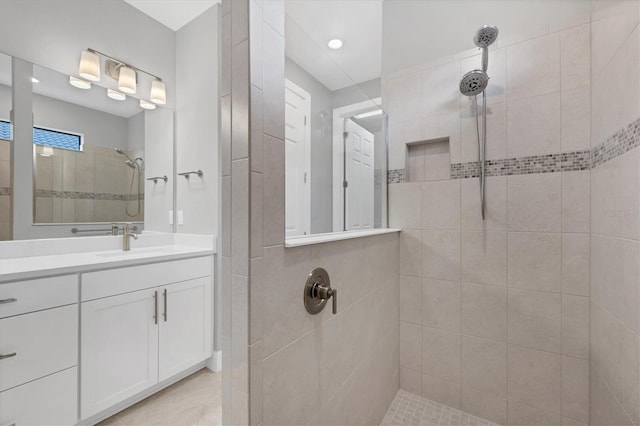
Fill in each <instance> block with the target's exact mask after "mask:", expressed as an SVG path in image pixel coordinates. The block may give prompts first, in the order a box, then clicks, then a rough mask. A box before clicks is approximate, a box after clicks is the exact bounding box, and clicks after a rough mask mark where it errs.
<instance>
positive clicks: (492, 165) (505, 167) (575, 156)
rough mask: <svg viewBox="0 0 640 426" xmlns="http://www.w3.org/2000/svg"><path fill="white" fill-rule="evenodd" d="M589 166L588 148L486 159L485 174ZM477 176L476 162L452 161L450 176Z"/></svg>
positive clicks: (519, 172) (581, 168)
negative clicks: (557, 152)
mask: <svg viewBox="0 0 640 426" xmlns="http://www.w3.org/2000/svg"><path fill="white" fill-rule="evenodd" d="M590 168H591V153H590V151H589V150H584V151H573V152H563V153H560V154H548V155H535V156H530V157H520V158H505V159H501V160H487V162H486V174H487V176H509V175H528V174H534V173H554V172H573V171H578V170H589V169H590ZM474 177H478V162H477V161H472V162H469V163H454V164H452V165H451V178H452V179H464V178H474Z"/></svg>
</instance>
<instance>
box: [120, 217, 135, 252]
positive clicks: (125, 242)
mask: <svg viewBox="0 0 640 426" xmlns="http://www.w3.org/2000/svg"><path fill="white" fill-rule="evenodd" d="M129 225H130V224H129V223H125V224H124V227H123V229H122V238H123V239H122V251H129V250H131V240H130V237H133V239H134V240H137V239H138V236H137V235H136V234H135V233H134V232H129Z"/></svg>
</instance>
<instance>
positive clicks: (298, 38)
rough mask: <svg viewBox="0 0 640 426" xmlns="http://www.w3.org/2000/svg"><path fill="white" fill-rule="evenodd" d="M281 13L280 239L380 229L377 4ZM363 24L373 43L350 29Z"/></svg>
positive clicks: (383, 192)
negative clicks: (282, 176) (283, 164)
mask: <svg viewBox="0 0 640 426" xmlns="http://www.w3.org/2000/svg"><path fill="white" fill-rule="evenodd" d="M353 3H357V4H353ZM285 11H286V18H285V19H286V20H285V26H286V28H285V34H286V40H285V41H286V48H285V54H286V62H285V123H286V127H285V141H286V148H285V149H286V171H285V180H286V185H285V186H286V237H287V238H296V237H301V236H305V235H310V234H322V233H329V232H342V231H356V230H367V229H373V228H384V227H386V226H387V218H386V210H387V207H386V206H387V202H386V197H387V182H386V176H387V125H386V122H387V116H386V113H385V112H384V111H383V109H382V102H381V93H382V89H381V81H380V75H381V50H380V49H381V40H380V38H381V25H382V4H381V2H376V1H365V2H349V1H334V2H324V1H313V0H312V1H305V2H300V1H286V2H285ZM363 19H364V20H365V21H366V23H364V24H363V25H365V26H367V25H369V26H371V27H372V34H377V38H376V37H373V39H368V40H365V38H366V37H365V38H363V37H362V35H361V34H358V32H357V30H354V29H353V28H352V27H353V26H352V25H351V24H350V23H351V22H352V20H356V21H361V20H363ZM318 22H322V25H319V24H318Z"/></svg>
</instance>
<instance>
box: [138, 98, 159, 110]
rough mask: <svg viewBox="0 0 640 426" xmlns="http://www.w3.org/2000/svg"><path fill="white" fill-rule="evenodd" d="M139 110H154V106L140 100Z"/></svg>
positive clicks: (151, 103)
mask: <svg viewBox="0 0 640 426" xmlns="http://www.w3.org/2000/svg"><path fill="white" fill-rule="evenodd" d="M140 108H143V109H156V104H154V103H153V102H148V101H145V100H144V99H140Z"/></svg>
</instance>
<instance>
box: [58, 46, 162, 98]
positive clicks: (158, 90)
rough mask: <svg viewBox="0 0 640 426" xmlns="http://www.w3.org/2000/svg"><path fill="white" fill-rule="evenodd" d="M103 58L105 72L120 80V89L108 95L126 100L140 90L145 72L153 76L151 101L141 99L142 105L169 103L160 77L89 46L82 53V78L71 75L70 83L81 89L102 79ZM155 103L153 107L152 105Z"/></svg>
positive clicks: (80, 69) (110, 90)
mask: <svg viewBox="0 0 640 426" xmlns="http://www.w3.org/2000/svg"><path fill="white" fill-rule="evenodd" d="M101 58H103V59H104V73H105V75H106V76H108V77H110V78H112V79H114V80H116V81H117V82H118V90H112V89H109V90H107V96H109V97H110V98H112V99H117V100H124V99H126V95H133V94H135V93H136V92H137V90H138V83H139V80H138V78H139V75H140V74H145V75H147V76H149V77H151V78H152V80H151V91H150V93H149V99H150V100H151V102H149V101H145V100H141V101H140V106H141V107H142V108H145V109H153V108H155V104H158V105H164V104H166V103H167V89H166V86H165V84H164V82H163V81H162V79H161V78H160V77H158V76H157V75H155V74H151V73H150V72H148V71H145V70H143V69H140V68H138V67H136V66H133V65H131V64H129V63H127V62H124V61H121V60H120V59H117V58H114V57H113V56H110V55H107V54H106V53H102V52H99V51H97V50H95V49H91V48H88V49H87V50H85V51H83V52H82V54H81V55H80V66H79V68H78V74H79V75H80V77H82V78H78V77H73V76H72V77H69V83H71V84H72V85H74V86H76V87H80V88H81V89H88V88H90V87H91V83H90V81H100V67H101ZM150 104H153V108H152V107H151V106H150Z"/></svg>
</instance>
